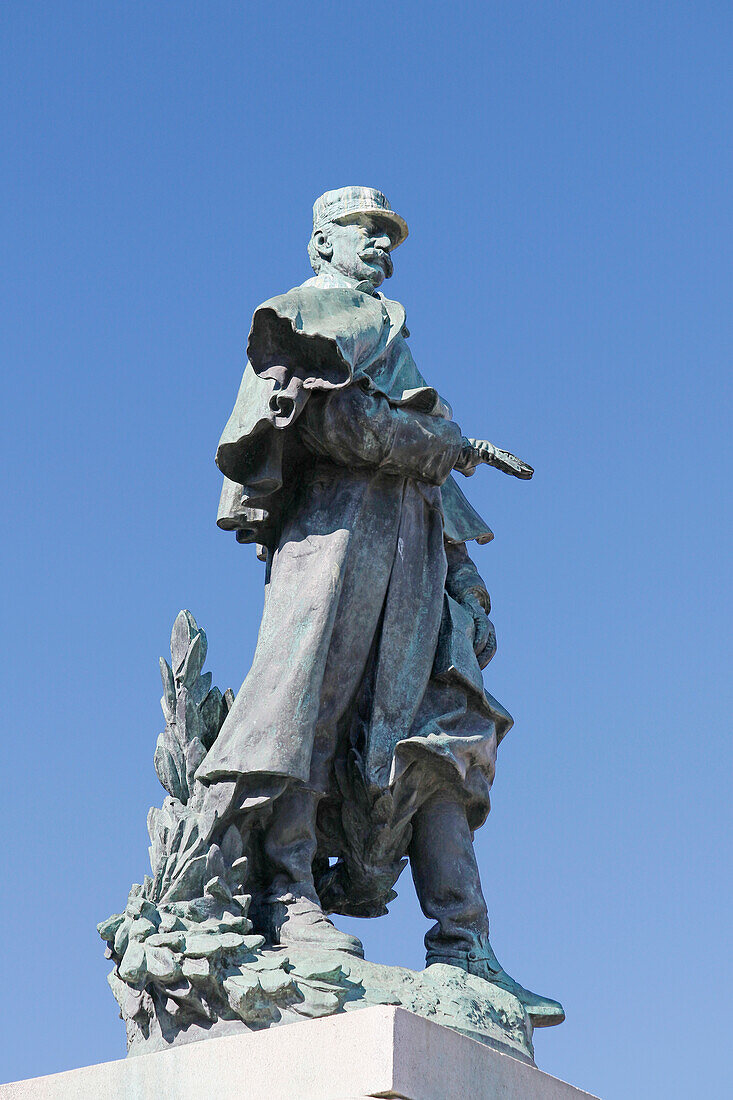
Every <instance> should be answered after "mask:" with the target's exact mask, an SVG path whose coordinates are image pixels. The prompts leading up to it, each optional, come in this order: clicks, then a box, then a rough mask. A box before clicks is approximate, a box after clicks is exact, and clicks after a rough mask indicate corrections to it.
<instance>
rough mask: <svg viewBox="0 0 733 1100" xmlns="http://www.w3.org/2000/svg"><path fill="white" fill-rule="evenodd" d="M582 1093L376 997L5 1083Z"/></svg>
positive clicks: (16, 1090) (186, 1089)
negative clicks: (269, 1025)
mask: <svg viewBox="0 0 733 1100" xmlns="http://www.w3.org/2000/svg"><path fill="white" fill-rule="evenodd" d="M202 1096H210V1097H212V1100H296V1098H297V1100H368V1098H369V1097H383V1098H386V1097H391V1098H394V1100H467V1098H468V1097H470V1098H471V1100H580V1098H581V1097H587V1098H590V1100H593V1098H591V1094H590V1093H587V1092H583V1091H582V1090H581V1089H577V1088H574V1087H573V1086H572V1085H568V1084H565V1083H564V1082H563V1081H558V1080H557V1078H555V1077H550V1076H549V1074H547V1073H542V1071H541V1070H538V1069H536V1068H535V1067H534V1066H531V1065H527V1064H526V1063H524V1062H521V1061H519V1060H518V1059H516V1058H513V1057H511V1055H508V1054H501V1053H499V1052H498V1051H496V1050H492V1049H491V1048H490V1047H487V1046H485V1045H483V1044H481V1043H478V1042H476V1041H475V1040H473V1039H469V1038H467V1037H466V1036H464V1035H459V1034H457V1033H456V1032H455V1031H451V1030H449V1029H448V1028H446V1027H441V1026H440V1025H438V1024H434V1023H431V1022H430V1021H428V1020H425V1019H423V1018H421V1017H419V1016H415V1015H413V1014H412V1013H410V1012H406V1011H405V1010H404V1009H401V1008H393V1007H390V1006H382V1005H380V1006H377V1007H374V1008H365V1009H363V1010H361V1011H359V1012H354V1013H348V1014H340V1015H337V1016H329V1017H326V1018H324V1019H320V1020H310V1021H304V1022H303V1023H298V1024H294V1025H292V1026H289V1027H280V1028H275V1029H272V1030H269V1031H260V1032H253V1033H250V1034H246V1035H234V1036H231V1037H228V1038H223V1039H208V1040H204V1041H202V1042H197V1043H191V1044H189V1045H184V1046H178V1047H175V1048H174V1049H171V1050H166V1051H161V1052H160V1053H157V1054H144V1055H142V1056H140V1057H138V1058H128V1059H125V1060H122V1061H119V1062H105V1063H103V1064H101V1065H98V1066H87V1067H85V1068H84V1069H75V1070H70V1071H69V1072H67V1073H57V1074H53V1075H51V1076H50V1077H36V1078H33V1079H32V1080H28V1081H18V1082H15V1083H14V1084H9V1085H0V1100H161V1098H163V1097H164V1098H165V1100H201V1097H202Z"/></svg>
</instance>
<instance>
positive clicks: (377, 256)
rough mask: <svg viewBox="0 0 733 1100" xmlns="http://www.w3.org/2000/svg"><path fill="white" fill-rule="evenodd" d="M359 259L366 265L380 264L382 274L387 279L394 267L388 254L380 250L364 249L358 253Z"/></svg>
mask: <svg viewBox="0 0 733 1100" xmlns="http://www.w3.org/2000/svg"><path fill="white" fill-rule="evenodd" d="M359 259H361V260H365V261H366V262H367V263H378V264H382V266H383V267H384V273H385V275H386V276H387V278H388V279H389V278H390V276H391V275H392V272H393V271H394V265H393V263H392V260H391V257H390V255H389V252H385V251H384V249H382V248H364V249H362V251H361V252H360V253H359Z"/></svg>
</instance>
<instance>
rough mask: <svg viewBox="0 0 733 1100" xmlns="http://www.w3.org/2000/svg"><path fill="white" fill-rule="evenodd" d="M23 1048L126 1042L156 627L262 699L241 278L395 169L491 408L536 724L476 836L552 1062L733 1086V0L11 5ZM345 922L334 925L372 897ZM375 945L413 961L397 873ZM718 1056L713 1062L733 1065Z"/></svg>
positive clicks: (426, 312) (502, 599) (468, 398)
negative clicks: (237, 508) (244, 467)
mask: <svg viewBox="0 0 733 1100" xmlns="http://www.w3.org/2000/svg"><path fill="white" fill-rule="evenodd" d="M0 23H1V29H2V38H3V44H4V54H5V57H4V61H3V65H2V73H1V75H0V81H1V82H2V91H3V99H4V106H3V109H2V120H1V123H0V125H1V126H2V158H3V177H4V187H3V198H2V203H1V204H0V216H2V219H3V230H2V239H3V252H4V255H5V260H4V263H3V266H2V276H1V277H2V282H3V290H2V295H1V301H2V306H1V308H2V313H3V325H2V328H3V360H4V364H3V366H4V371H3V401H2V409H1V410H0V415H1V416H2V425H1V427H0V446H2V450H3V458H2V469H3V479H2V494H3V502H2V514H3V518H4V533H3V537H2V541H1V542H0V555H1V556H2V578H3V596H4V599H3V608H2V620H1V622H2V630H3V635H4V641H5V645H4V656H3V661H2V677H3V681H4V684H3V687H2V700H3V707H2V713H3V727H4V730H3V742H2V753H3V779H4V783H3V795H2V799H1V800H0V814H1V815H2V836H3V852H4V855H3V859H2V868H3V870H2V880H1V882H0V893H1V894H2V902H1V904H0V990H2V996H0V1080H9V1079H14V1078H20V1077H27V1076H32V1075H35V1074H41V1073H50V1072H54V1071H56V1070H61V1069H66V1068H69V1067H72V1066H78V1065H83V1064H88V1063H92V1062H99V1061H105V1060H108V1059H112V1058H118V1057H121V1056H122V1055H123V1053H124V1031H123V1026H122V1023H121V1022H120V1021H119V1020H118V1019H117V1013H116V1005H115V1002H114V1000H113V998H112V996H111V994H110V992H109V990H108V988H107V985H106V980H105V979H106V972H107V969H108V966H109V964H108V963H106V962H105V961H104V959H103V957H102V946H103V945H102V943H101V941H100V940H99V939H98V938H97V934H96V931H95V924H96V922H97V921H98V920H100V919H102V918H103V917H106V916H107V915H108V914H109V913H111V912H116V911H118V910H119V909H120V908H121V907H122V905H123V904H124V901H125V898H126V894H127V890H128V887H129V885H130V883H131V882H133V881H140V880H141V877H142V875H143V874H145V872H146V870H147V867H148V857H147V835H146V830H145V816H146V811H147V808H148V806H149V805H151V804H154V803H155V804H159V803H160V801H161V800H162V796H163V791H162V790H161V788H160V787H159V786H158V783H157V780H156V778H155V775H154V772H153V765H152V757H153V749H154V745H155V739H156V736H157V734H158V732H159V730H160V728H161V723H162V716H161V713H160V710H159V706H158V698H159V695H160V686H159V682H158V673H157V658H158V655H159V654H161V653H165V652H166V647H167V641H168V636H169V631H170V627H171V624H172V621H173V619H174V617H175V615H176V612H177V611H178V610H179V608H181V607H189V608H190V609H191V610H192V611H193V612H194V614H195V615H196V616H197V618H198V619H199V621H200V623H201V624H202V625H203V626H204V627H205V629H206V630H207V632H208V634H209V642H210V657H209V661H208V666H207V667H209V668H211V669H212V670H213V672H214V680H215V682H216V683H218V684H219V685H220V686H221V688H222V689H223V688H226V687H227V686H230V685H231V686H232V687H234V688H235V689H236V688H238V686H239V684H240V682H241V680H242V678H243V675H244V673H245V672H246V670H247V667H248V664H249V661H250V659H251V655H252V651H253V647H254V642H255V637H256V631H257V625H258V619H259V613H260V608H261V602H262V591H263V589H262V581H263V578H262V566H261V565H260V564H259V563H258V562H257V561H256V560H255V557H254V552H253V550H252V549H251V548H246V547H240V546H238V545H237V544H236V543H235V542H234V539H233V537H232V536H229V535H225V534H223V533H222V532H220V531H218V530H217V528H216V527H215V524H214V519H215V512H216V505H217V500H218V492H219V476H218V474H217V471H216V468H215V466H214V463H213V453H214V450H215V446H216V442H217V439H218V436H219V433H220V430H221V428H222V426H223V424H224V421H225V419H226V417H227V416H228V414H229V411H230V408H231V404H232V402H233V399H234V396H235V393H236V390H237V386H238V382H239V377H240V373H241V369H242V366H243V349H244V345H245V341H246V336H247V330H248V327H249V320H250V316H251V313H252V310H253V309H254V307H255V306H256V305H257V304H258V302H260V301H262V300H263V299H265V298H268V297H270V296H271V295H272V294H275V293H278V292H280V291H283V290H285V289H287V288H288V287H290V286H292V285H294V284H297V283H299V282H301V281H302V280H303V279H304V278H306V277H307V276H308V274H309V270H308V266H307V258H306V251H305V248H306V242H307V238H308V234H309V219H310V208H311V203H312V202H313V199H314V198H315V197H316V196H317V195H318V194H320V193H321V192H322V191H324V190H325V189H327V188H331V187H338V186H341V185H343V184H347V183H357V184H368V185H372V186H376V187H379V188H381V189H382V190H384V191H385V192H386V194H387V195H388V196H389V198H390V200H391V201H392V203H393V204H394V206H395V208H396V209H398V210H399V211H400V212H401V213H403V214H404V216H405V217H406V218H407V220H408V222H409V225H410V229H411V234H410V237H409V240H408V241H407V242H406V244H405V245H404V246H403V247H401V248H400V250H399V252H397V253H396V254H395V261H396V271H395V276H394V278H393V280H392V282H391V283H390V284H388V287H387V289H388V291H389V293H390V294H391V295H392V296H394V297H397V298H399V299H400V300H401V301H402V302H403V303H404V304H405V306H406V308H407V311H408V320H409V324H410V329H411V331H412V334H413V336H412V341H411V342H412V345H413V349H414V353H415V356H416V358H417V361H418V363H419V364H420V366H421V368H422V370H423V373H424V374H426V375H427V377H428V379H429V380H430V381H431V382H432V383H433V384H435V385H436V386H437V387H438V388H439V389H440V391H441V392H442V393H443V394H444V395H445V396H446V397H447V398H448V399H449V400H450V401H451V402H452V403H453V405H454V408H455V413H456V418H457V419H458V421H459V423H461V425H462V426H463V427H464V430H465V431H466V433H467V434H469V435H475V436H482V435H485V436H487V437H488V438H489V439H492V440H494V441H495V442H497V443H498V444H499V445H501V446H505V447H508V448H509V449H511V450H513V451H515V452H516V453H517V454H519V455H521V456H522V457H524V458H526V459H527V460H528V461H530V462H531V463H532V464H533V465H534V466H535V467H536V470H537V473H536V476H535V479H534V480H533V481H532V482H531V483H522V482H518V481H515V480H514V479H511V478H506V477H503V475H501V474H499V473H498V472H496V471H493V470H490V469H485V470H483V471H479V473H478V474H477V476H476V477H475V478H473V480H472V481H471V482H470V483H468V487H469V489H470V492H471V495H472V499H473V500H474V503H475V504H476V505H477V506H478V507H479V508H480V510H481V511H482V512H483V513H484V514H485V515H486V516H487V518H488V519H489V522H490V523H491V524H492V526H493V528H494V530H495V533H496V539H495V541H494V542H493V543H492V544H491V545H490V546H488V547H484V548H482V549H479V550H478V551H477V554H476V560H477V562H478V564H479V567H480V569H481V571H482V572H483V574H484V576H485V577H486V579H487V581H488V584H489V588H490V590H491V592H492V596H493V601H494V612H495V614H494V616H493V617H494V621H495V623H496V627H497V632H498V636H499V653H498V656H497V657H496V659H495V661H494V663H493V664H492V665H491V666H490V667H489V669H488V670H487V677H486V680H487V686H488V687H489V689H490V691H491V692H492V693H493V694H494V695H496V696H497V697H498V698H499V699H500V700H501V701H502V702H503V703H504V704H505V705H506V706H507V707H508V708H509V709H510V710H511V711H512V713H513V714H514V715H515V718H516V726H515V728H514V729H513V730H512V732H511V734H510V735H509V737H508V738H507V740H506V741H505V743H504V744H503V745H502V747H501V750H500V760H499V767H498V772H497V779H496V783H495V786H494V798H493V802H494V808H493V811H492V815H491V817H490V819H489V822H488V824H487V825H486V827H485V828H484V829H483V830H482V831H481V833H480V834H479V837H478V840H477V848H478V852H479V858H480V863H481V867H482V873H483V878H484V884H485V889H486V893H487V896H488V898H489V903H490V910H491V916H492V922H493V940H494V945H495V948H496V951H497V954H498V955H499V957H500V958H501V959H502V961H503V962H504V964H505V965H506V966H507V968H508V969H509V970H510V971H511V972H512V973H514V974H515V975H516V976H517V977H518V978H519V979H520V980H521V981H523V982H525V983H526V984H529V985H530V986H531V987H532V988H535V989H537V990H538V991H540V992H544V993H547V994H549V995H552V996H556V997H559V998H560V999H561V1000H562V1001H563V1002H564V1004H565V1006H566V1010H567V1017H568V1018H567V1022H566V1023H565V1024H564V1025H563V1026H562V1027H560V1028H557V1029H553V1030H550V1031H545V1032H539V1033H538V1034H537V1042H536V1047H537V1060H538V1062H539V1064H540V1065H541V1066H542V1067H543V1068H544V1069H546V1070H548V1071H550V1072H552V1073H555V1074H557V1075H558V1076H560V1077H564V1078H566V1079H568V1080H570V1081H572V1082H574V1083H576V1084H578V1085H581V1086H584V1087H585V1088H587V1089H589V1090H591V1091H593V1092H596V1093H598V1094H600V1095H601V1096H602V1097H604V1100H649V1098H657V1097H659V1098H664V1100H671V1098H678V1097H679V1098H687V1097H691V1096H705V1097H711V1098H717V1097H723V1096H724V1095H729V1092H728V1088H729V1087H730V1086H729V1072H730V1058H729V1055H728V1054H726V1050H727V1049H729V1032H730V1023H729V1020H728V1015H729V1000H730V993H731V985H732V979H733V975H732V974H731V972H730V969H729V967H728V962H727V961H728V958H729V956H728V951H729V942H730V927H731V910H730V905H729V903H730V895H729V893H728V884H729V877H730V868H731V852H730V847H729V839H730V824H731V821H730V802H731V793H730V792H731V775H732V774H733V770H732V768H731V764H732V761H731V752H730V748H731V723H730V714H731V703H732V700H731V692H730V657H729V653H727V652H726V649H727V643H728V637H729V628H730V621H731V601H730V590H729V587H728V581H729V562H728V560H727V559H728V554H729V548H730V543H731V522H730V512H729V510H728V487H729V483H730V473H729V468H730V450H729V449H728V442H727V438H726V437H727V431H728V427H729V413H730V397H731V383H730V361H731V347H732V344H733V341H732V339H731V336H732V333H731V308H730V304H731V290H732V289H733V288H732V285H731V284H732V280H731V244H732V241H731V237H732V234H731V201H730V199H731V166H732V163H731V105H732V104H733V96H732V94H731V93H732V92H733V88H731V79H730V73H731V61H730V53H731V42H732V37H731V34H732V31H733V18H732V12H731V7H730V5H729V4H728V3H723V2H720V3H708V2H705V0H696V2H694V3H692V2H690V3H680V2H675V0H666V2H661V0H660V2H657V3H652V2H648V0H633V2H629V0H626V2H623V0H622V2H616V3H581V2H577V0H569V2H560V0H556V2H544V3H540V2H535V3H529V2H523V0H511V2H509V0H504V2H501V3H494V2H481V3H479V2H477V0H468V2H467V3H464V4H438V3H429V2H425V0H422V2H421V3H418V2H414V0H406V2H401V3H397V4H383V3H378V2H376V3H371V4H368V5H364V4H339V3H330V4H329V3H323V2H318V0H310V2H309V3H287V2H284V3H272V4H267V5H266V4H251V3H245V2H223V0H209V2H206V3H205V2H198V3H191V2H184V0H176V2H169V0H154V2H152V3H151V2H149V0H148V2H146V3H141V2H137V0H126V2H124V3H120V2H116V0H105V2H104V3H92V2H77V0H65V2H58V0H57V2H45V3H41V2H37V0H6V2H5V3H4V4H2V10H1V11H0ZM348 923H349V922H344V924H345V925H348ZM351 926H352V927H358V931H359V934H360V935H362V936H363V938H364V940H365V943H366V946H367V951H368V953H369V954H370V956H371V957H372V958H374V959H377V960H381V961H385V962H400V963H403V964H407V965H412V966H420V965H421V961H422V957H423V955H422V936H423V933H424V931H425V921H424V920H423V918H422V916H421V914H420V912H419V910H418V908H417V905H416V903H415V900H414V897H413V894H412V885H411V883H410V881H409V878H408V877H407V876H405V877H404V878H403V880H401V884H400V897H399V900H398V901H397V902H396V903H395V905H394V907H393V912H392V915H391V916H390V917H388V918H385V919H382V920H379V921H373V922H369V923H368V925H366V924H365V922H354V924H353V925H351ZM726 1082H728V1084H727V1085H726Z"/></svg>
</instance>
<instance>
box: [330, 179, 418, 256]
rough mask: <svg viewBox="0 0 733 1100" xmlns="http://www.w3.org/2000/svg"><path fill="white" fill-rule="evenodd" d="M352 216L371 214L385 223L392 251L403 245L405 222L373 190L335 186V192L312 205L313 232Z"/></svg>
mask: <svg viewBox="0 0 733 1100" xmlns="http://www.w3.org/2000/svg"><path fill="white" fill-rule="evenodd" d="M352 214H371V215H372V216H373V217H375V218H379V220H380V221H383V222H385V223H386V225H387V226H388V228H389V234H390V236H391V238H392V240H393V242H394V243H393V245H392V247H393V248H397V245H398V244H402V242H403V241H404V239H405V237H406V236H407V234H408V232H409V230H408V228H407V222H406V221H405V219H404V218H401V217H400V216H399V214H395V212H394V210H393V209H392V207H391V206H390V205H389V199H387V197H386V196H385V195H383V194H382V192H381V191H377V190H375V188H373V187H338V188H337V189H336V190H335V191H326V192H325V193H324V194H323V195H321V197H320V198H319V199H316V201H315V202H314V203H313V232H314V233H316V232H317V231H318V230H319V229H323V228H324V227H325V226H327V225H328V223H329V222H337V221H339V220H340V219H341V218H348V217H350V216H351V215H352Z"/></svg>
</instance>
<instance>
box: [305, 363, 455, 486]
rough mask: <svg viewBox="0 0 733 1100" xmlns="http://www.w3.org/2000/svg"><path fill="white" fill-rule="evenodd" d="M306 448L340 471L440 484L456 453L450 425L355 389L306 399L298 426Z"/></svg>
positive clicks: (452, 430)
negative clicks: (374, 470) (352, 469)
mask: <svg viewBox="0 0 733 1100" xmlns="http://www.w3.org/2000/svg"><path fill="white" fill-rule="evenodd" d="M298 424H299V427H300V433H301V438H302V440H303V442H304V444H305V445H306V447H307V448H308V449H309V450H310V451H311V452H312V453H313V454H316V455H318V456H319V457H321V458H328V459H330V460H331V461H333V462H336V463H338V464H339V465H341V466H351V467H355V468H359V467H362V468H364V467H373V468H379V469H382V470H385V471H386V472H388V473H394V474H401V475H402V476H403V477H414V478H417V479H418V480H420V481H426V482H428V483H429V484H431V485H442V484H443V482H444V481H445V480H446V478H447V477H448V475H449V474H450V472H451V470H452V469H453V466H454V464H455V462H456V460H457V459H458V456H459V454H460V451H461V445H462V436H461V429H460V428H459V427H458V425H457V424H454V423H453V422H452V421H450V420H444V419H443V418H442V417H439V416H432V415H430V414H429V413H421V412H417V411H415V410H413V409H404V408H396V407H395V406H393V405H391V404H390V402H389V401H388V400H387V399H386V397H383V396H382V395H381V394H374V393H367V392H365V390H364V389H363V388H362V387H361V386H360V385H358V384H352V385H350V386H348V387H347V388H345V389H342V390H335V391H332V392H331V393H329V394H322V393H318V394H312V395H311V397H310V399H309V401H308V404H307V405H306V407H305V409H304V410H303V413H302V414H301V417H300V419H299V421H298Z"/></svg>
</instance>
